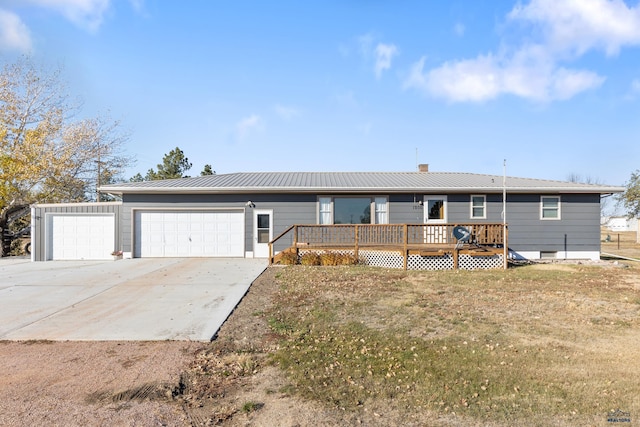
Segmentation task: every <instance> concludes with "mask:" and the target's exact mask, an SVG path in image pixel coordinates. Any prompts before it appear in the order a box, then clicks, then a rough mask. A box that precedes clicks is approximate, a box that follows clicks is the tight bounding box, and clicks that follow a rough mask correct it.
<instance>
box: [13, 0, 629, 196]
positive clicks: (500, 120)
mask: <svg viewBox="0 0 640 427" xmlns="http://www.w3.org/2000/svg"><path fill="white" fill-rule="evenodd" d="M22 54H29V55H31V56H32V58H33V59H34V60H36V61H37V62H42V63H44V64H48V65H49V66H51V67H52V68H55V67H58V66H61V67H62V69H63V72H62V74H63V78H64V79H65V80H66V81H67V82H68V87H69V92H70V94H71V95H73V96H79V97H80V98H81V99H82V100H83V101H84V105H83V108H82V114H83V115H86V116H95V115H98V114H104V113H105V112H108V113H109V114H110V116H111V117H112V118H114V119H118V120H121V121H122V124H123V127H124V128H126V129H127V130H129V131H130V132H131V137H130V139H129V142H128V144H127V146H126V151H127V153H128V154H129V155H131V156H132V157H135V158H136V159H137V163H136V165H135V166H134V167H132V168H131V169H130V170H129V171H128V172H127V174H126V175H127V178H128V177H130V176H132V175H134V174H135V173H136V172H141V173H142V174H143V175H144V173H145V172H146V171H147V169H149V168H151V167H154V168H155V166H156V164H157V163H159V162H160V161H161V159H162V156H163V155H164V154H166V153H168V152H169V151H170V150H171V149H173V148H174V147H176V146H178V147H180V148H181V149H182V150H183V151H184V152H185V154H186V155H187V157H188V158H189V160H190V161H192V162H193V168H192V169H191V171H190V174H191V175H198V174H199V172H200V171H201V170H202V168H203V166H204V164H206V163H209V164H211V165H212V166H213V169H214V170H215V171H217V172H218V173H231V172H250V171H413V170H415V169H416V164H417V163H428V164H429V165H430V170H432V171H447V172H473V173H487V174H502V171H503V159H506V160H507V173H508V174H509V175H513V176H522V177H530V178H544V179H559V180H565V179H567V178H568V177H569V176H570V175H571V174H575V175H580V176H582V177H585V178H587V177H588V178H590V179H592V180H598V181H599V182H601V183H604V184H611V185H623V184H624V183H625V181H626V180H627V179H628V178H629V176H630V174H631V172H633V171H634V170H636V169H638V168H640V164H639V163H638V161H637V160H638V158H639V154H640V6H639V4H638V2H635V1H627V2H623V1H622V0H523V1H520V2H517V1H506V0H498V1H486V2H479V1H476V0H466V1H456V0H452V1H441V0H422V1H411V0H393V1H392V0H341V1H338V0H323V1H320V0H316V1H314V0H312V1H268V2H267V1H244V0H235V1H217V0H200V1H197V0H191V1H180V2H177V1H160V0H0V61H1V62H2V63H6V62H11V61H13V60H15V58H17V57H18V56H19V55H22Z"/></svg>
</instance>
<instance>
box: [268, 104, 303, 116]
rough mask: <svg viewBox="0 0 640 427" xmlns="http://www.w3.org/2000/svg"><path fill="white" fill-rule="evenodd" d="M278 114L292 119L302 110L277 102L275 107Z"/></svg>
mask: <svg viewBox="0 0 640 427" xmlns="http://www.w3.org/2000/svg"><path fill="white" fill-rule="evenodd" d="M273 109H274V110H275V112H276V114H277V115H278V116H279V117H280V118H281V119H283V120H291V119H294V118H296V117H298V116H299V115H300V111H299V110H298V109H297V108H294V107H287V106H284V105H280V104H277V105H276V106H275V107H273Z"/></svg>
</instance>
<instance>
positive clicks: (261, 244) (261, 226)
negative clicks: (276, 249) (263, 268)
mask: <svg viewBox="0 0 640 427" xmlns="http://www.w3.org/2000/svg"><path fill="white" fill-rule="evenodd" d="M271 239H273V211H272V210H266V209H256V210H254V211H253V257H254V258H268V257H269V242H270V241H271Z"/></svg>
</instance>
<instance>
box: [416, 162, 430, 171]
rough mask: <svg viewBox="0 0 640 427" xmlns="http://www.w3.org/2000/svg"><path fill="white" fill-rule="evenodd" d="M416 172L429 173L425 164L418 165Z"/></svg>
mask: <svg viewBox="0 0 640 427" xmlns="http://www.w3.org/2000/svg"><path fill="white" fill-rule="evenodd" d="M418 172H429V165H428V164H426V163H423V164H420V165H418Z"/></svg>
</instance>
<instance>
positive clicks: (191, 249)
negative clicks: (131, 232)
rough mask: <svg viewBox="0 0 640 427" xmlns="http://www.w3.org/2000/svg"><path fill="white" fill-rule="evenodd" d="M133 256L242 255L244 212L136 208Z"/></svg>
mask: <svg viewBox="0 0 640 427" xmlns="http://www.w3.org/2000/svg"><path fill="white" fill-rule="evenodd" d="M134 238H135V249H134V256H135V257H137V258H145V257H242V256H244V212H243V211H136V212H135V236H134Z"/></svg>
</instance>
